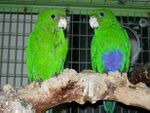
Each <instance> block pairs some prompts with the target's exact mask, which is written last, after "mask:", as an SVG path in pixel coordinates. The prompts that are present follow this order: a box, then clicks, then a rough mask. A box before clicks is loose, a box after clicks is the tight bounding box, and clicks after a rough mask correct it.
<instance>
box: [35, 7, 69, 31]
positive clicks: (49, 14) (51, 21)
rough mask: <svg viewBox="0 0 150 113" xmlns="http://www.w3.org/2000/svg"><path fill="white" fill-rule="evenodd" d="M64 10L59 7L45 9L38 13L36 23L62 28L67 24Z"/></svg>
mask: <svg viewBox="0 0 150 113" xmlns="http://www.w3.org/2000/svg"><path fill="white" fill-rule="evenodd" d="M65 16H66V15H65V11H63V10H59V9H46V10H44V11H42V12H41V13H39V15H38V19H37V23H42V24H44V26H49V27H50V28H63V29H65V28H66V26H67V20H66V18H65Z"/></svg>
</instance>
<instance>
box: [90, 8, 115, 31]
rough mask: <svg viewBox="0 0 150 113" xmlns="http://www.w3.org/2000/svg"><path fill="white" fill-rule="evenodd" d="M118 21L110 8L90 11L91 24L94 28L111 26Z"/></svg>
mask: <svg viewBox="0 0 150 113" xmlns="http://www.w3.org/2000/svg"><path fill="white" fill-rule="evenodd" d="M116 22H117V20H116V17H115V16H114V14H113V13H112V12H111V11H110V10H109V9H96V10H93V11H91V12H90V19H89V24H90V26H91V27H92V28H93V29H94V28H101V27H109V26H111V25H112V24H115V23H116Z"/></svg>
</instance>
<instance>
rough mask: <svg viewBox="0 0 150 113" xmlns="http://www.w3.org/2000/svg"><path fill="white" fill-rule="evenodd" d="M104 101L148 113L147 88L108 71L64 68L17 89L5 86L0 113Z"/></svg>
mask: <svg viewBox="0 0 150 113" xmlns="http://www.w3.org/2000/svg"><path fill="white" fill-rule="evenodd" d="M105 99H109V100H115V101H118V102H122V103H124V104H126V105H133V106H138V107H142V108H145V109H148V110H150V101H149V100H150V89H149V88H148V87H147V86H146V85H145V84H143V83H139V84H136V85H132V84H131V83H129V81H128V79H127V75H126V74H125V73H123V74H121V73H119V72H110V73H108V75H107V74H99V73H95V72H93V71H91V70H85V71H83V72H81V73H77V72H76V71H75V70H73V69H65V70H64V71H63V72H61V73H60V75H59V76H57V77H53V78H50V79H48V80H45V81H43V82H32V83H31V84H29V85H27V86H24V87H22V88H20V89H18V90H15V89H14V88H13V87H12V86H10V85H6V86H4V89H3V92H2V93H1V96H0V100H1V101H0V113H3V112H4V111H5V112H7V113H9V112H8V111H10V110H14V111H16V110H22V111H19V112H20V113H22V112H24V113H25V112H26V111H28V112H26V113H34V112H36V113H42V112H43V111H45V110H46V109H48V108H50V107H53V106H57V105H59V104H62V103H66V102H72V101H76V102H77V103H79V104H84V103H85V102H87V101H90V102H92V103H95V102H96V101H98V100H105ZM16 103H18V105H17V106H16ZM14 104H15V106H14ZM11 113H15V112H11Z"/></svg>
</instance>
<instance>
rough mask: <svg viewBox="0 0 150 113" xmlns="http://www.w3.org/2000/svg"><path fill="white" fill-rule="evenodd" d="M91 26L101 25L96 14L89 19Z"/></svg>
mask: <svg viewBox="0 0 150 113" xmlns="http://www.w3.org/2000/svg"><path fill="white" fill-rule="evenodd" d="M89 23H90V26H91V28H97V27H99V23H98V21H97V18H96V17H95V16H91V17H90V20H89Z"/></svg>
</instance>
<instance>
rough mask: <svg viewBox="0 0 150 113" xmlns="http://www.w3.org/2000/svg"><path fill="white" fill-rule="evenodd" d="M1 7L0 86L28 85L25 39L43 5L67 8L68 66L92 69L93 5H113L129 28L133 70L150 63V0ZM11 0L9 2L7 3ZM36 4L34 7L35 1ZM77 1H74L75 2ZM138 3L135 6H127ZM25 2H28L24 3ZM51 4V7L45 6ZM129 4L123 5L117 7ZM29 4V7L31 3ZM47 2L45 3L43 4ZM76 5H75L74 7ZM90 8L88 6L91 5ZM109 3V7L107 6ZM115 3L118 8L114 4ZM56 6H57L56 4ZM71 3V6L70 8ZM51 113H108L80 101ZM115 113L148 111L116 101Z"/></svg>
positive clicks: (65, 0) (86, 0)
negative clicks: (89, 13) (91, 26)
mask: <svg viewBox="0 0 150 113" xmlns="http://www.w3.org/2000/svg"><path fill="white" fill-rule="evenodd" d="M0 3H1V8H0V88H2V87H3V86H4V84H7V83H9V84H12V85H13V86H15V87H16V88H19V87H20V86H22V85H25V84H28V83H29V81H28V78H27V69H26V42H27V38H28V35H29V33H30V32H31V31H32V30H33V29H34V24H35V21H36V19H37V14H38V13H39V12H40V11H41V10H43V9H44V8H49V9H51V8H54V7H55V8H61V9H63V10H64V9H68V10H69V13H68V14H67V21H68V27H67V29H66V31H65V34H66V37H67V38H68V40H69V41H68V42H69V50H68V57H67V61H66V67H68V68H73V69H75V70H77V71H78V72H80V71H82V70H84V69H91V58H90V45H91V40H92V36H93V30H92V29H91V28H90V26H89V15H88V12H89V11H90V10H91V9H93V8H98V7H99V6H102V7H106V6H108V7H110V8H111V7H112V6H113V7H114V8H112V11H113V12H114V14H115V15H116V17H117V19H118V20H119V21H120V23H121V24H122V25H123V26H124V27H125V29H126V30H127V32H128V34H129V37H130V39H131V42H132V56H133V57H132V58H133V60H132V65H131V68H130V69H131V70H132V69H133V68H135V67H136V66H139V65H141V64H143V63H148V62H150V10H149V7H150V5H149V4H150V3H149V0H138V1H135V0H114V1H113V0H110V1H107V0H104V1H101V2H99V1H98V0H84V1H82V2H81V1H79V0H73V1H72V2H70V1H69V0H57V1H54V2H48V0H43V1H42V2H41V1H39V0H36V1H35V0H23V1H22V2H20V1H19V0H18V2H16V1H1V2H0ZM8 3H9V5H8ZM21 3H22V5H21ZM33 3H34V4H37V5H35V6H33V5H32V4H33ZM73 3H74V4H73ZM133 3H135V4H136V5H135V4H134V5H135V8H134V9H133V10H132V11H131V9H132V8H133V6H134V5H133V6H132V8H131V9H130V8H129V9H126V8H127V7H129V6H130V7H131V4H133ZM23 4H25V5H26V6H25V5H23ZM46 4H48V5H49V6H46ZM120 4H127V5H126V6H123V7H124V8H122V9H119V8H116V7H118V6H119V5H120ZM28 5H29V6H28ZM44 5H45V6H44ZM75 5H76V7H74V6H75ZM90 5H91V7H90V8H88V6H90ZM105 5H106V6H105ZM115 5H116V7H115ZM56 6H57V7H56ZM68 6H70V7H68ZM139 6H140V8H139V9H136V8H137V7H139ZM47 112H50V113H105V112H104V110H103V106H102V102H97V103H96V104H94V105H92V104H91V103H86V104H85V105H78V104H77V103H74V102H73V103H71V104H63V105H60V106H57V107H55V108H54V109H53V110H50V111H47ZM115 112H116V113H146V112H147V113H148V111H146V110H144V109H140V108H136V107H129V106H125V105H122V104H120V103H117V107H116V109H115Z"/></svg>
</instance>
